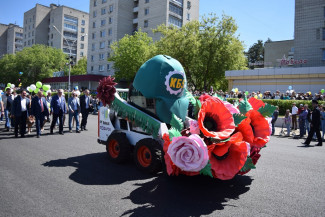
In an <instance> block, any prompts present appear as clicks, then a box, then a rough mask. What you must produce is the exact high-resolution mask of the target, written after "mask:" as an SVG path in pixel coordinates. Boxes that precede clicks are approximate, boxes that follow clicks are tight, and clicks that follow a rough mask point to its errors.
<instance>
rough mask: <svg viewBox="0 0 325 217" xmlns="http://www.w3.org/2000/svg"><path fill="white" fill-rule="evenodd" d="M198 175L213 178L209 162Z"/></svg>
mask: <svg viewBox="0 0 325 217" xmlns="http://www.w3.org/2000/svg"><path fill="white" fill-rule="evenodd" d="M200 174H201V175H205V176H210V177H211V178H213V175H212V172H211V164H210V161H208V164H207V165H206V166H205V167H204V168H203V169H202V170H200Z"/></svg>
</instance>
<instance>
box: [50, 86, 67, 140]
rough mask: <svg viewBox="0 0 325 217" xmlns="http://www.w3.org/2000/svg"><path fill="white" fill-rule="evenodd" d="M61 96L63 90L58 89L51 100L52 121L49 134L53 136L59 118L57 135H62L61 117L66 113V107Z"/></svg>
mask: <svg viewBox="0 0 325 217" xmlns="http://www.w3.org/2000/svg"><path fill="white" fill-rule="evenodd" d="M62 94H63V90H62V89H59V90H58V94H57V95H55V96H53V97H52V100H51V110H52V112H53V120H52V123H51V128H50V133H51V134H53V128H54V125H55V123H56V121H57V120H58V118H59V134H61V135H63V115H64V114H65V113H66V112H67V107H66V103H65V98H64V96H62Z"/></svg>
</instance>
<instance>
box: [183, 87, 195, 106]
mask: <svg viewBox="0 0 325 217" xmlns="http://www.w3.org/2000/svg"><path fill="white" fill-rule="evenodd" d="M185 94H186V97H187V98H188V100H189V101H190V102H191V103H192V104H193V105H195V103H196V99H195V98H194V96H193V95H192V94H191V93H190V92H189V91H188V90H187V89H185Z"/></svg>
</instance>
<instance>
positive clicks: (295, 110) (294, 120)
mask: <svg viewBox="0 0 325 217" xmlns="http://www.w3.org/2000/svg"><path fill="white" fill-rule="evenodd" d="M291 114H292V127H291V129H292V130H297V114H298V108H297V106H296V103H292V109H291Z"/></svg>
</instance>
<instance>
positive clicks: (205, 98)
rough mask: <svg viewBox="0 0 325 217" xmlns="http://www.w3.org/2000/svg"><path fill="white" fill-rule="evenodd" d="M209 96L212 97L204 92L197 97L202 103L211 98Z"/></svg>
mask: <svg viewBox="0 0 325 217" xmlns="http://www.w3.org/2000/svg"><path fill="white" fill-rule="evenodd" d="M211 98H214V97H212V96H210V95H209V94H206V93H205V94H202V95H201V96H200V97H199V99H200V102H201V104H202V103H204V102H205V101H206V100H207V99H211Z"/></svg>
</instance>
